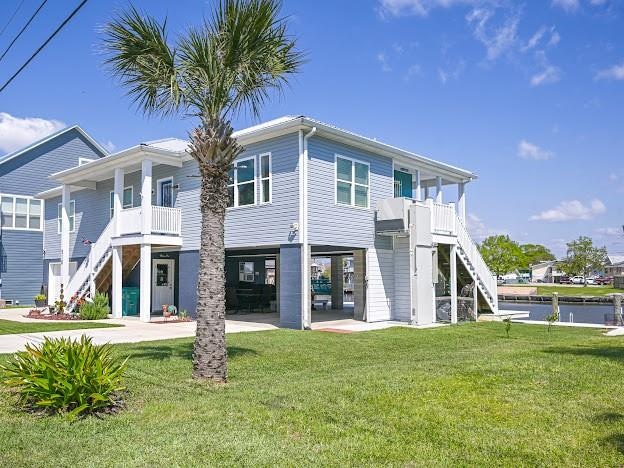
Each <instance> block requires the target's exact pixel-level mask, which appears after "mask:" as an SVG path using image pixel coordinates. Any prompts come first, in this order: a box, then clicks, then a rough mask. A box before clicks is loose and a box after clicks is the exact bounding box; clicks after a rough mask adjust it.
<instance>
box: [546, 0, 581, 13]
mask: <svg viewBox="0 0 624 468" xmlns="http://www.w3.org/2000/svg"><path fill="white" fill-rule="evenodd" d="M552 4H553V6H556V7H559V8H563V9H564V10H565V11H567V12H573V11H576V10H577V9H578V7H579V6H580V1H579V0H552Z"/></svg>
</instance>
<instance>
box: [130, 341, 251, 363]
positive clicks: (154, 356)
mask: <svg viewBox="0 0 624 468" xmlns="http://www.w3.org/2000/svg"><path fill="white" fill-rule="evenodd" d="M227 354H228V359H237V358H239V357H242V356H256V355H257V354H258V352H257V351H256V350H255V349H251V348H241V347H239V346H228V347H227ZM172 358H180V359H185V360H190V359H192V358H193V343H186V344H184V345H178V346H168V345H146V346H141V348H139V349H138V350H136V351H135V352H133V353H132V354H130V359H147V360H152V361H165V360H168V359H172Z"/></svg>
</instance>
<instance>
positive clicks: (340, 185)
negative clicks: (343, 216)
mask: <svg viewBox="0 0 624 468" xmlns="http://www.w3.org/2000/svg"><path fill="white" fill-rule="evenodd" d="M369 173H370V166H369V165H368V164H366V163H362V162H359V161H356V160H354V159H349V158H345V157H344V156H336V203H339V204H341V205H350V206H357V207H361V208H368V185H369Z"/></svg>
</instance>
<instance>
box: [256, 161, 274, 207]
mask: <svg viewBox="0 0 624 468" xmlns="http://www.w3.org/2000/svg"><path fill="white" fill-rule="evenodd" d="M259 158H260V164H259V167H260V203H271V200H272V193H271V192H272V190H273V187H272V181H271V174H272V170H271V153H263V154H261V155H260V156H259Z"/></svg>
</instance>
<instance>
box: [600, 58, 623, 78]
mask: <svg viewBox="0 0 624 468" xmlns="http://www.w3.org/2000/svg"><path fill="white" fill-rule="evenodd" d="M596 79H597V80H624V62H622V64H621V65H613V66H612V67H611V68H605V69H604V70H600V71H599V72H598V73H596Z"/></svg>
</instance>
